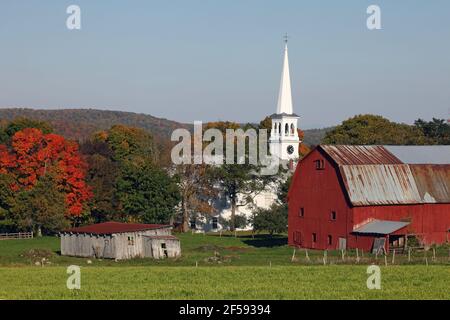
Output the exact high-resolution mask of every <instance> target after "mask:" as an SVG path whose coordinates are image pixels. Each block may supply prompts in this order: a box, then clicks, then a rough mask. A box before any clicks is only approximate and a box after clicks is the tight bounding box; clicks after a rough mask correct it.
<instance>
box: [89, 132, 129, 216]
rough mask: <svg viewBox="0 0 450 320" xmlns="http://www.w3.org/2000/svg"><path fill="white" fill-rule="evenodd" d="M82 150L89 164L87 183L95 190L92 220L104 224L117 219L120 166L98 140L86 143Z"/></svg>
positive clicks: (106, 146) (105, 146) (92, 202)
mask: <svg viewBox="0 0 450 320" xmlns="http://www.w3.org/2000/svg"><path fill="white" fill-rule="evenodd" d="M80 150H81V152H82V153H83V155H84V157H85V159H86V162H87V164H88V171H87V175H86V182H87V183H88V185H89V186H91V187H92V190H93V197H92V199H91V201H90V208H91V218H92V220H93V221H94V222H103V221H108V220H114V219H116V215H117V212H118V200H117V196H116V191H117V188H116V181H117V178H118V177H119V174H120V171H119V164H118V163H117V162H114V161H113V160H112V159H113V152H112V150H111V149H110V148H109V146H108V144H107V143H106V142H103V141H98V140H87V141H85V142H84V143H83V144H82V145H81V148H80Z"/></svg>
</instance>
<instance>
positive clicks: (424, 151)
mask: <svg viewBox="0 0 450 320" xmlns="http://www.w3.org/2000/svg"><path fill="white" fill-rule="evenodd" d="M383 147H384V148H385V149H386V150H387V151H389V152H390V153H392V154H393V155H394V156H396V157H397V158H399V159H400V160H401V161H402V162H403V163H407V164H449V163H450V146H383Z"/></svg>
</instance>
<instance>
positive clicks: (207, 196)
mask: <svg viewBox="0 0 450 320" xmlns="http://www.w3.org/2000/svg"><path fill="white" fill-rule="evenodd" d="M175 170H176V177H177V179H178V182H179V183H178V185H179V189H180V195H181V207H180V210H181V229H182V231H183V232H187V231H188V230H189V221H191V219H192V218H193V216H194V215H195V214H197V213H198V214H201V215H202V216H208V215H210V214H212V213H213V212H214V208H213V206H212V205H211V201H210V200H211V199H212V198H213V197H214V196H216V195H217V194H218V192H217V189H216V188H215V187H214V181H213V180H212V179H211V175H210V174H209V172H210V170H211V168H210V167H209V166H208V165H205V164H182V165H178V166H176V168H175Z"/></svg>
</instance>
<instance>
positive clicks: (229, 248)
mask: <svg viewBox="0 0 450 320" xmlns="http://www.w3.org/2000/svg"><path fill="white" fill-rule="evenodd" d="M223 249H224V250H228V251H238V252H246V251H251V250H253V248H247V247H236V246H231V247H223Z"/></svg>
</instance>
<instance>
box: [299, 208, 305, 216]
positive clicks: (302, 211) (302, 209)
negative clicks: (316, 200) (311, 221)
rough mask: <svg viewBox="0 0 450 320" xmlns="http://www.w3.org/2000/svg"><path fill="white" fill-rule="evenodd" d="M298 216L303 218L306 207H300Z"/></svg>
mask: <svg viewBox="0 0 450 320" xmlns="http://www.w3.org/2000/svg"><path fill="white" fill-rule="evenodd" d="M298 216H299V217H300V218H303V217H304V216H305V208H300V210H299V211H298Z"/></svg>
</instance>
